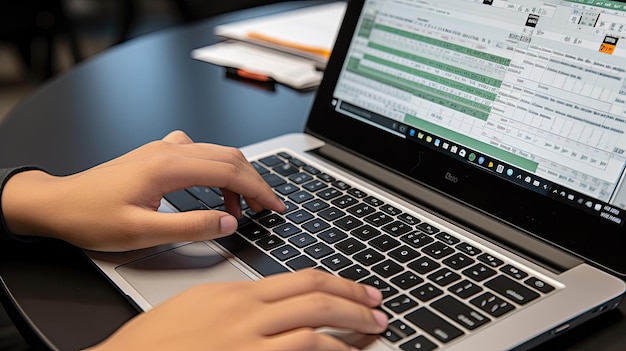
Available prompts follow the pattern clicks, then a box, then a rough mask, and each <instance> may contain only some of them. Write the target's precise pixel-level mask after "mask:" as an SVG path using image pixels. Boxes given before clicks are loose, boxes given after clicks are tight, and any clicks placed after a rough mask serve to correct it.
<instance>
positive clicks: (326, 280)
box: [257, 269, 382, 307]
mask: <svg viewBox="0 0 626 351" xmlns="http://www.w3.org/2000/svg"><path fill="white" fill-rule="evenodd" d="M258 284H259V289H257V294H258V295H257V297H258V298H259V299H261V300H264V301H266V302H272V301H279V300H282V299H286V298H290V297H294V296H297V295H302V294H308V293H311V292H324V293H328V294H332V295H336V296H340V297H342V298H345V299H349V300H352V301H356V302H358V303H361V304H364V305H367V306H369V307H375V306H378V305H380V303H381V301H382V294H381V292H380V291H379V290H378V289H376V288H374V287H372V286H369V285H364V284H357V283H355V282H353V281H352V280H349V279H345V278H341V277H336V276H333V275H331V274H328V273H326V272H321V271H319V270H316V269H307V270H302V271H298V272H297V273H287V274H277V275H274V276H271V277H268V278H266V279H264V280H261V281H259V282H258Z"/></svg>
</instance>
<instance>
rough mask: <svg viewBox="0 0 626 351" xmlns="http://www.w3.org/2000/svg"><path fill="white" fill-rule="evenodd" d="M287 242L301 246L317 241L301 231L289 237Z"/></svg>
mask: <svg viewBox="0 0 626 351" xmlns="http://www.w3.org/2000/svg"><path fill="white" fill-rule="evenodd" d="M289 242H290V243H292V244H294V245H295V246H296V247H300V248H302V247H306V246H309V245H311V244H313V243H315V242H317V239H315V238H314V237H313V236H311V235H309V234H307V233H301V234H298V235H296V236H294V237H291V238H290V239H289Z"/></svg>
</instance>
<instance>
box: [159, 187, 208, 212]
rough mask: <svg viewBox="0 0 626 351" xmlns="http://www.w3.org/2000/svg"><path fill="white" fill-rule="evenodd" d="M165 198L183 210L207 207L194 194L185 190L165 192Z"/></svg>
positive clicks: (204, 208)
mask: <svg viewBox="0 0 626 351" xmlns="http://www.w3.org/2000/svg"><path fill="white" fill-rule="evenodd" d="M164 197H165V199H166V200H167V201H168V202H169V203H171V204H172V205H173V206H174V207H176V208H177V209H178V210H179V211H181V212H187V211H194V210H206V209H207V208H206V207H205V206H204V205H203V204H202V202H200V201H198V199H196V198H195V197H194V196H192V195H191V194H190V193H189V192H187V191H185V190H179V191H175V192H173V193H169V194H165V196H164Z"/></svg>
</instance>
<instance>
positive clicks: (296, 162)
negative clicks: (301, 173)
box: [289, 158, 306, 168]
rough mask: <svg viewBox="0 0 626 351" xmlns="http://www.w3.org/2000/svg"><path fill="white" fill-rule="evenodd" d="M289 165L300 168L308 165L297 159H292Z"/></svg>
mask: <svg viewBox="0 0 626 351" xmlns="http://www.w3.org/2000/svg"><path fill="white" fill-rule="evenodd" d="M289 163H291V164H292V165H294V166H296V167H299V168H302V167H304V166H306V163H304V162H302V161H301V160H300V159H297V158H290V159H289Z"/></svg>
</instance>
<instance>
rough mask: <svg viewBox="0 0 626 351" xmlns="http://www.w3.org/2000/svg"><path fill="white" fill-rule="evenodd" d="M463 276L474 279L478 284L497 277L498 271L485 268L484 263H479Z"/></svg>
mask: <svg viewBox="0 0 626 351" xmlns="http://www.w3.org/2000/svg"><path fill="white" fill-rule="evenodd" d="M463 274H464V275H466V276H468V277H470V278H472V279H474V280H475V281H477V282H480V281H483V280H485V279H487V278H489V277H491V276H493V275H495V274H496V271H494V270H493V269H491V268H489V267H487V266H485V265H484V264H482V263H477V264H475V265H473V266H471V267H470V268H468V269H466V270H464V271H463Z"/></svg>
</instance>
